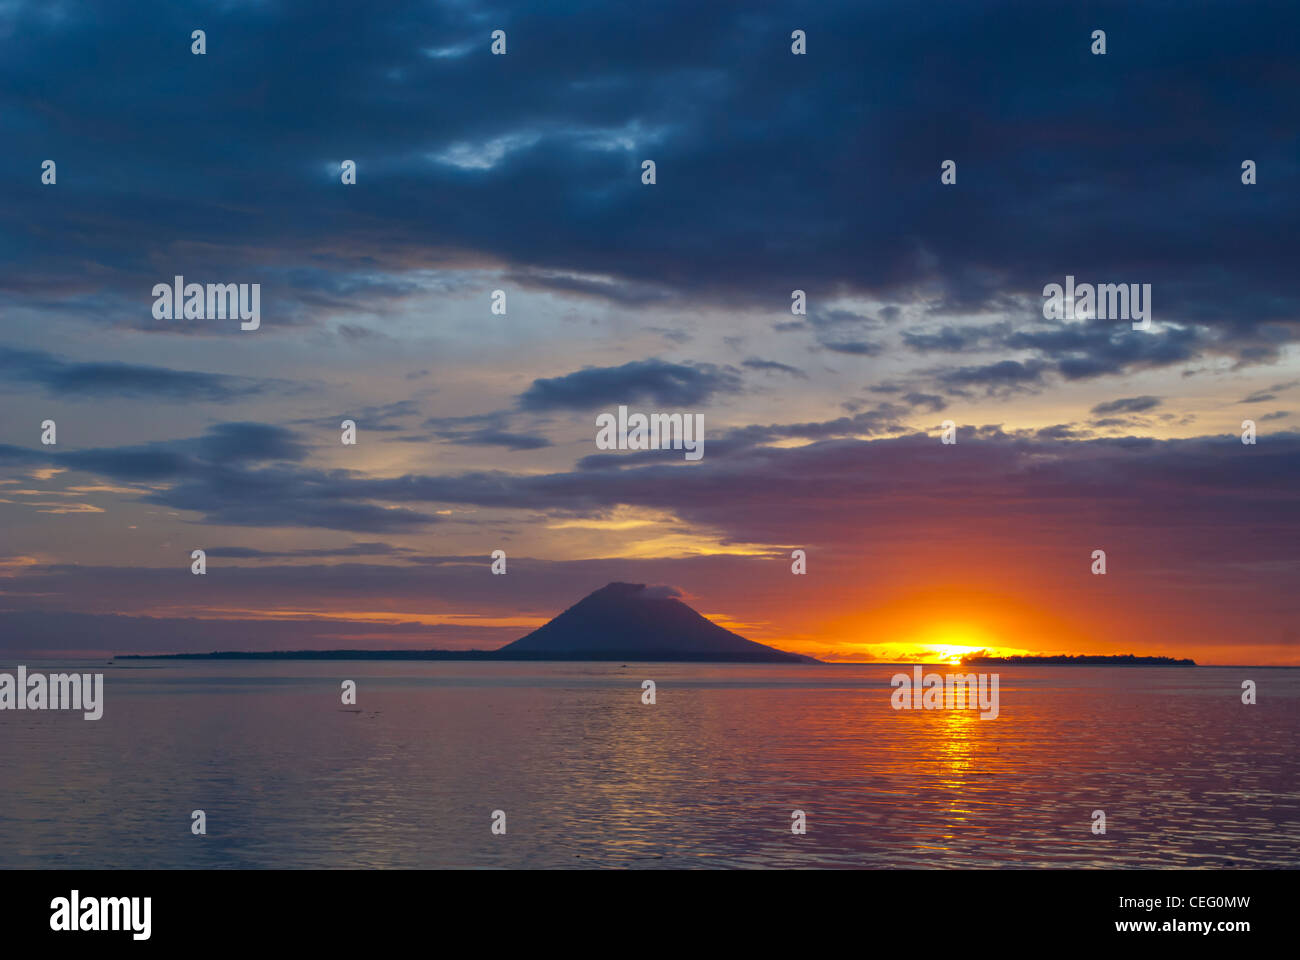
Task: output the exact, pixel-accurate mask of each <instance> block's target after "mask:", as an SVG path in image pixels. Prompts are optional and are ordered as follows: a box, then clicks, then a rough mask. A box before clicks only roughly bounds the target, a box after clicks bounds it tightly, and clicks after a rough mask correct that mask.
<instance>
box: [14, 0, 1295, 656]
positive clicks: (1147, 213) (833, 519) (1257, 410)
mask: <svg viewBox="0 0 1300 960" xmlns="http://www.w3.org/2000/svg"><path fill="white" fill-rule="evenodd" d="M324 11H325V8H323V7H321V6H320V5H319V4H314V3H274V2H265V3H254V2H247V3H241V2H233V0H227V2H220V3H175V2H167V3H150V2H141V3H132V4H120V5H119V4H114V5H103V4H95V3H73V2H59V0H42V2H34V3H28V2H22V0H0V143H2V144H3V149H0V199H2V200H3V202H2V203H0V410H2V411H3V414H2V415H0V655H5V656H9V657H10V658H12V657H13V656H19V655H23V656H33V655H43V656H51V657H54V656H74V655H86V654H93V655H98V654H102V653H115V652H116V653H127V652H138V653H149V652H193V651H208V650H217V649H223V650H228V649H246V650H274V649H301V648H312V647H315V648H339V647H348V648H381V649H405V648H410V649H425V648H430V647H437V648H445V649H488V648H495V647H498V646H501V645H502V644H504V643H506V642H508V641H511V640H514V639H516V638H517V637H519V636H521V635H523V634H524V633H526V632H528V631H529V630H531V629H533V628H535V627H536V626H540V625H541V624H542V623H544V622H546V621H547V620H548V619H549V618H550V617H552V616H554V615H555V614H557V613H559V612H560V611H561V610H563V609H565V608H567V607H569V606H571V605H572V604H573V603H576V602H577V601H578V600H579V599H581V598H582V597H583V596H585V595H586V594H587V593H589V592H591V591H592V590H595V589H597V588H599V587H601V586H603V585H604V584H606V583H608V582H610V581H615V580H623V581H632V582H643V583H647V584H652V585H656V586H659V587H662V588H664V589H666V590H669V591H671V592H673V593H675V594H676V595H678V596H680V597H681V599H683V600H684V601H685V602H687V603H689V604H690V605H691V606H693V607H694V608H695V609H697V610H699V611H700V612H701V613H703V614H704V615H706V616H708V617H710V618H711V619H714V620H715V621H716V622H718V623H720V624H722V625H723V626H726V627H728V628H729V629H733V630H735V631H737V632H739V633H741V634H742V635H744V636H746V637H749V638H750V639H753V640H758V641H760V642H763V643H769V644H772V645H774V646H778V647H781V648H783V649H788V650H795V651H798V652H802V653H807V654H811V655H814V656H818V657H823V658H827V659H839V660H884V659H904V660H906V659H919V660H933V659H936V658H946V657H948V656H950V655H952V654H954V653H959V652H962V651H967V650H975V649H989V650H994V651H997V652H1006V653H1018V652H1033V653H1136V654H1149V655H1168V656H1178V657H1193V658H1195V659H1196V660H1197V661H1198V662H1203V663H1232V664H1240V663H1250V664H1290V665H1300V628H1298V627H1297V624H1298V623H1300V596H1298V591H1297V590H1296V586H1297V582H1298V575H1300V555H1298V553H1297V549H1296V544H1297V540H1298V538H1297V534H1298V533H1300V496H1298V495H1297V483H1296V478H1297V476H1298V473H1300V432H1297V413H1296V408H1297V406H1300V355H1298V353H1297V343H1296V341H1297V337H1298V336H1300V326H1298V324H1297V321H1298V320H1300V292H1298V291H1297V289H1296V283H1295V277H1296V275H1297V271H1296V251H1297V238H1300V202H1298V201H1297V197H1298V196H1300V176H1298V171H1297V165H1298V163H1300V159H1298V158H1300V142H1298V134H1297V131H1298V130H1300V97H1297V96H1296V91H1297V90H1300V60H1298V59H1297V57H1296V55H1295V50H1294V43H1295V37H1296V35H1297V28H1300V8H1297V7H1296V6H1295V5H1294V4H1283V3H1277V4H1274V3H1258V4H1251V5H1249V6H1248V7H1247V6H1242V5H1240V4H1237V3H1201V4H1195V5H1191V4H1165V3H1144V4H1133V3H1131V2H1126V3H1115V4H1072V5H1070V6H1069V7H1066V6H1065V5H1061V4H1055V3H1042V2H1033V3H994V2H990V3H957V4H916V3H889V4H881V3H870V2H863V0H856V2H844V3H840V2H829V0H828V2H823V3H817V4H781V3H770V4H769V3H764V4H741V3H715V4H701V3H699V2H698V0H692V2H689V3H674V2H663V3H657V4H654V5H653V8H648V7H645V6H644V5H640V4H613V3H607V4H591V3H566V2H553V3H546V4H537V3H532V4H528V3H519V4H510V3H501V4H496V3H493V4H484V3H477V2H450V3H437V4H433V3H421V4H414V3H399V2H393V3H384V4H348V3H339V4H333V5H330V7H329V13H328V15H327V14H326V13H325V12H324ZM200 29H201V30H203V31H205V43H206V52H205V53H203V54H201V55H197V54H194V53H193V52H192V51H191V45H192V43H193V40H192V33H193V31H194V30H200ZM1098 29H1100V30H1104V31H1105V35H1106V52H1105V54H1104V55H1098V54H1094V53H1092V52H1091V48H1092V46H1093V43H1094V41H1093V37H1092V35H1093V31H1095V30H1098ZM495 30H503V31H505V34H506V53H505V54H504V55H494V54H493V53H492V52H491V49H490V48H491V45H492V33H493V31H495ZM794 30H802V31H804V32H805V36H806V51H807V52H806V53H804V54H802V55H796V54H794V53H793V52H792V49H791V46H792V39H791V34H792V32H793V31H794ZM46 160H53V161H55V164H56V167H55V170H56V181H55V182H54V183H53V184H49V183H43V182H42V169H43V167H42V164H43V162H44V161H46ZM348 160H351V161H353V162H354V163H355V165H356V182H355V183H352V184H345V183H343V182H342V176H341V173H340V171H341V165H342V164H343V163H344V161H348ZM646 160H653V161H654V163H655V182H654V183H653V184H647V183H644V182H643V176H642V172H643V166H642V164H643V162H644V161H646ZM946 160H952V161H954V163H955V164H956V168H955V169H956V182H955V183H943V182H941V164H943V162H944V161H946ZM1246 160H1250V161H1253V162H1254V164H1255V169H1256V178H1257V180H1256V182H1255V183H1253V184H1244V183H1243V182H1242V164H1243V162H1244V161H1246ZM177 275H181V276H183V277H185V279H186V282H197V283H249V284H252V283H257V284H260V296H261V326H260V328H259V329H257V330H255V331H244V330H241V329H240V324H239V322H238V320H231V319H189V320H186V319H158V318H156V317H155V312H154V309H153V308H154V300H155V297H154V295H153V292H152V291H153V288H154V285H155V284H159V283H164V284H170V283H171V282H172V280H173V277H175V276H177ZM1067 276H1072V277H1074V278H1076V281H1077V282H1079V283H1125V284H1128V283H1131V284H1139V285H1145V284H1150V291H1151V292H1150V304H1151V320H1150V329H1148V330H1134V329H1132V324H1131V323H1130V322H1129V321H1127V320H1122V319H1121V320H1116V319H1113V318H1110V317H1103V316H1094V315H1089V314H1088V313H1087V311H1084V312H1083V313H1084V315H1083V316H1082V317H1072V318H1069V319H1047V318H1046V316H1045V312H1044V301H1045V298H1044V288H1045V287H1046V286H1047V285H1049V284H1052V283H1057V284H1064V283H1065V282H1066V277H1067ZM496 290H501V291H504V292H505V295H506V312H505V314H504V315H502V314H500V313H494V312H493V311H492V309H491V305H492V300H493V291H496ZM795 290H802V291H804V294H805V296H806V313H803V314H795V313H793V312H792V291H795ZM620 405H625V406H627V407H629V409H631V410H633V411H644V412H647V413H649V412H661V413H676V412H680V413H684V414H691V415H694V414H699V415H702V416H703V418H704V425H705V443H704V455H703V457H702V459H700V460H698V461H694V462H691V461H687V460H686V459H685V458H684V457H683V455H682V452H681V451H673V450H647V451H636V450H602V449H599V448H598V447H597V445H596V442H595V438H596V426H595V424H596V417H597V416H598V415H599V414H601V413H605V412H612V411H615V410H617V408H618V407H619V406H620ZM1247 419H1249V420H1252V421H1253V422H1254V424H1255V429H1256V442H1255V443H1254V444H1244V443H1243V442H1242V439H1241V437H1242V431H1243V426H1242V424H1243V421H1244V420H1247ZM46 420H53V421H55V423H56V428H57V429H56V442H55V443H54V444H52V445H51V444H43V443H42V442H41V440H42V432H43V428H42V423H43V422H44V421H46ZM344 420H352V421H354V422H355V424H356V431H357V443H356V444H355V445H345V444H343V443H342V442H341V439H340V438H341V426H340V425H341V423H342V422H343V421H344ZM945 421H951V423H952V425H953V427H954V429H955V431H956V432H955V437H956V442H955V443H943V442H942V433H943V425H944V422H945ZM196 549H202V550H204V551H205V553H206V563H207V567H206V573H205V574H204V575H202V576H197V575H194V574H193V573H192V572H191V563H192V560H191V556H192V551H193V550H196ZM495 550H503V551H505V554H506V557H507V572H506V574H505V575H504V576H502V575H494V574H493V573H492V572H491V560H490V557H491V554H492V553H493V551H495ZM795 550H803V551H804V552H805V556H806V573H804V574H795V573H794V572H792V564H793V560H792V553H793V551H795ZM1097 550H1103V551H1104V552H1105V560H1106V572H1105V574H1104V575H1103V574H1097V573H1093V569H1094V567H1095V561H1094V558H1093V554H1094V551H1097Z"/></svg>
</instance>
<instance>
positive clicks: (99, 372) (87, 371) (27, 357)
mask: <svg viewBox="0 0 1300 960" xmlns="http://www.w3.org/2000/svg"><path fill="white" fill-rule="evenodd" d="M0 376H3V377H4V378H5V379H8V380H11V381H25V382H27V383H35V384H39V385H40V386H42V387H44V388H45V389H46V390H48V391H49V392H50V393H52V394H56V395H59V396H69V397H83V396H84V397H143V398H148V397H156V398H162V399H166V400H169V401H173V402H192V401H200V400H208V401H214V400H215V401H222V400H232V399H235V398H237V397H245V396H252V395H256V394H260V393H264V392H266V390H267V389H268V388H269V386H270V384H268V383H267V382H265V381H258V380H254V379H252V378H249V377H235V376H227V375H225V374H217V373H200V372H198V371H195V370H170V369H167V368H166V367H152V366H145V365H142V364H133V363H99V362H74V361H69V360H63V359H61V358H59V357H56V356H54V355H53V354H51V353H46V352H44V351H41V350H20V349H16V348H13V347H0Z"/></svg>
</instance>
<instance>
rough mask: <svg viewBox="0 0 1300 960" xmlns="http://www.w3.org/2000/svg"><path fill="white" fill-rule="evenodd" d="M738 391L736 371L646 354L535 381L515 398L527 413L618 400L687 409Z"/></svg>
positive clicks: (603, 404)
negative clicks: (613, 363) (718, 396)
mask: <svg viewBox="0 0 1300 960" xmlns="http://www.w3.org/2000/svg"><path fill="white" fill-rule="evenodd" d="M740 389H741V381H740V378H739V377H738V376H737V375H736V374H735V373H733V372H731V371H729V370H725V369H723V368H721V367H718V366H716V365H714V364H710V363H697V364H682V363H669V362H667V361H664V360H659V359H655V358H651V359H649V360H634V361H632V362H630V363H625V364H623V365H622V366H618V367H588V368H586V369H584V370H578V371H576V372H574V373H569V374H565V375H564V376H562V377H546V378H541V379H537V380H534V381H533V385H532V386H531V387H529V388H528V389H527V390H525V391H524V392H523V393H522V394H520V396H519V398H518V400H519V406H520V408H521V409H524V410H529V411H543V410H590V409H593V408H595V407H601V406H609V405H611V404H620V403H622V404H627V403H649V404H654V405H656V406H659V407H689V406H698V405H700V404H703V403H705V402H706V401H708V400H710V399H711V398H712V397H714V396H715V395H717V394H726V393H738V392H739V391H740Z"/></svg>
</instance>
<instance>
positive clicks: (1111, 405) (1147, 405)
mask: <svg viewBox="0 0 1300 960" xmlns="http://www.w3.org/2000/svg"><path fill="white" fill-rule="evenodd" d="M1160 403H1161V400H1160V398H1159V397H1151V396H1144V397H1124V398H1122V399H1119V400H1109V401H1107V402H1105V403H1099V404H1097V405H1096V406H1095V407H1093V408H1092V412H1093V413H1095V414H1097V415H1099V416H1100V415H1103V414H1108V413H1145V412H1146V411H1148V410H1154V409H1155V408H1156V407H1158V406H1160Z"/></svg>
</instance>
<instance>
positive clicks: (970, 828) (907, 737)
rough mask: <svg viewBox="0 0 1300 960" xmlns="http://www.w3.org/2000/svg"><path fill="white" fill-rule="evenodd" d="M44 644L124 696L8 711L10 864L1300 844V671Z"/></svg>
mask: <svg viewBox="0 0 1300 960" xmlns="http://www.w3.org/2000/svg"><path fill="white" fill-rule="evenodd" d="M25 662H26V663H27V666H28V669H29V670H31V671H36V670H50V671H55V670H57V671H63V670H68V669H72V668H73V667H74V666H75V667H77V668H78V669H81V670H87V671H93V672H103V673H104V675H105V678H104V713H103V717H102V719H100V720H97V721H87V720H83V719H82V715H81V713H79V712H71V711H68V712H54V711H12V710H6V711H3V712H0V771H3V773H2V774H0V868H15V867H28V868H32V867H36V868H60V867H75V868H129V869H143V868H200V869H221V868H270V867H276V868H429V867H452V868H510V867H526V868H573V867H579V868H594V867H599V868H609V867H613V868H665V867H668V868H683V867H705V868H710V867H711V868H722V867H742V868H760V867H775V868H808V867H870V868H898V867H901V868H917V867H921V868H930V867H933V868H973V867H1018V868H1034V867H1120V868H1123V867H1274V868H1277V867H1289V868H1295V867H1297V866H1300V777H1298V776H1297V767H1298V766H1300V761H1298V760H1297V751H1296V735H1297V731H1298V730H1300V670H1295V669H1281V668H1262V667H1195V668H1178V667H1155V668H1141V667H1026V666H1016V667H991V666H981V667H978V668H969V669H967V670H964V671H962V672H974V671H976V670H979V671H984V672H997V673H998V674H999V679H1000V684H999V696H1000V707H999V714H998V716H997V717H996V719H991V720H981V719H980V718H979V713H978V712H977V711H972V710H964V711H963V710H895V709H893V708H892V707H891V693H892V690H891V687H890V678H891V677H892V676H893V675H894V674H895V673H899V672H903V673H908V674H910V673H911V670H912V667H911V665H887V664H879V665H821V666H819V665H797V666H784V665H782V666H774V665H712V664H660V663H655V664H643V663H628V664H626V665H624V664H620V663H494V662H418V661H355V662H331V661H325V662H320V661H262V662H256V661H255V662H247V661H148V660H145V661H118V662H117V663H116V664H114V665H111V666H108V665H105V663H104V662H103V661H100V662H98V663H90V662H82V663H80V664H77V665H74V664H71V663H67V662H63V663H59V664H54V663H49V662H46V663H37V662H31V661H25ZM14 667H15V665H14V664H8V665H2V666H0V669H3V670H7V671H10V672H12V671H13V670H14ZM950 669H952V668H948V667H929V668H927V671H937V672H947V671H948V670H950ZM345 680H353V681H355V683H356V685H357V703H356V705H355V706H345V705H344V704H343V703H342V702H341V698H340V692H341V690H340V688H341V684H342V682H343V681H345ZM644 680H653V681H654V682H655V684H656V691H655V693H656V702H655V703H654V704H653V705H648V704H645V703H643V702H642V682H643V681H644ZM1243 680H1253V681H1255V683H1256V684H1257V686H1258V703H1256V704H1254V705H1244V704H1242V702H1241V684H1242V681H1243ZM195 810H202V811H203V812H204V815H205V818H206V831H207V832H206V834H205V835H202V836H196V835H194V834H193V833H192V832H191V823H192V819H191V815H192V812H193V811H195ZM796 810H802V811H803V813H804V817H805V819H806V830H807V832H806V833H805V834H802V835H796V834H793V833H792V831H791V823H792V813H793V811H796ZM1099 810H1100V811H1104V815H1105V827H1106V832H1105V833H1104V834H1100V833H1094V823H1095V822H1096V817H1095V814H1094V812H1095V811H1099ZM494 811H501V812H503V813H504V822H505V833H504V834H500V833H496V834H494V833H493V832H492V829H491V828H492V824H493V817H494ZM498 819H499V818H498Z"/></svg>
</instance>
